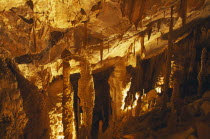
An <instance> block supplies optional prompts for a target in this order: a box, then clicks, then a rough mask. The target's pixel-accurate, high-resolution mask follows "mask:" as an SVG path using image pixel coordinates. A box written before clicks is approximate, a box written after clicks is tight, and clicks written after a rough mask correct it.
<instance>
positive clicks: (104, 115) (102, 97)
mask: <svg viewBox="0 0 210 139" xmlns="http://www.w3.org/2000/svg"><path fill="white" fill-rule="evenodd" d="M113 69H114V68H109V69H107V70H105V71H102V72H98V73H95V74H93V80H94V89H95V106H94V109H93V122H92V133H91V134H92V139H97V138H98V132H99V121H102V122H103V125H102V131H103V132H104V131H105V130H106V129H107V128H108V126H109V116H110V115H111V113H112V108H111V96H110V86H109V84H108V79H109V76H110V74H111V73H112V71H113Z"/></svg>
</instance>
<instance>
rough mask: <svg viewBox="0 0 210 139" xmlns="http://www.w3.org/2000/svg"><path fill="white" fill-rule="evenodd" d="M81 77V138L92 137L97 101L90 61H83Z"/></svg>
mask: <svg viewBox="0 0 210 139" xmlns="http://www.w3.org/2000/svg"><path fill="white" fill-rule="evenodd" d="M80 75H81V78H80V79H79V82H78V86H79V88H78V96H79V98H80V107H81V109H82V115H81V120H82V121H81V123H80V124H81V127H80V130H79V139H85V138H87V139H90V138H91V137H90V132H91V128H92V117H93V108H94V101H95V90H94V83H93V76H92V70H91V65H90V63H88V61H84V62H82V63H81V72H80Z"/></svg>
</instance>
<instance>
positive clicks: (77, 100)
mask: <svg viewBox="0 0 210 139" xmlns="http://www.w3.org/2000/svg"><path fill="white" fill-rule="evenodd" d="M80 77H81V76H80V73H75V74H71V75H70V81H71V85H72V88H73V90H74V113H75V121H76V132H77V134H78V131H79V123H80V113H81V109H80V106H79V103H80V98H79V97H78V81H79V79H80Z"/></svg>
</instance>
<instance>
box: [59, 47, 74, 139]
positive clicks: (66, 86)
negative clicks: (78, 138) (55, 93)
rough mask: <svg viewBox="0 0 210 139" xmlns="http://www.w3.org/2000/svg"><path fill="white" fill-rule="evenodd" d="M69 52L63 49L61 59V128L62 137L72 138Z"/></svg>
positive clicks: (72, 117)
mask: <svg viewBox="0 0 210 139" xmlns="http://www.w3.org/2000/svg"><path fill="white" fill-rule="evenodd" d="M70 55H71V53H70V52H69V50H67V49H65V50H64V51H63V52H62V55H61V57H62V59H63V98H62V106H63V111H62V113H63V117H62V122H63V129H64V139H73V138H74V137H75V127H74V111H73V103H74V97H73V89H72V86H71V83H70V64H69V60H70V59H69V56H70Z"/></svg>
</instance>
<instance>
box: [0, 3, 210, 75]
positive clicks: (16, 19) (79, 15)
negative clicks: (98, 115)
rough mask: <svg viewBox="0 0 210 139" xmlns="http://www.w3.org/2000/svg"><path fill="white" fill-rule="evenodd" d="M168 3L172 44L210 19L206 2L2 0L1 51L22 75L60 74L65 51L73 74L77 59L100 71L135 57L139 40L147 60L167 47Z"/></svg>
mask: <svg viewBox="0 0 210 139" xmlns="http://www.w3.org/2000/svg"><path fill="white" fill-rule="evenodd" d="M171 7H173V15H172V16H173V19H174V20H173V22H174V23H173V25H174V26H173V29H174V32H175V33H174V41H175V42H177V41H179V40H180V39H183V38H185V37H186V36H187V35H188V34H189V33H190V31H192V30H193V28H190V27H189V24H190V25H194V27H196V26H197V24H201V23H206V22H207V23H208V22H209V16H210V0H33V1H32V0H28V1H26V0H10V1H7V0H1V1H0V55H1V56H3V57H6V58H7V57H9V58H14V59H15V61H16V63H17V64H18V65H19V68H20V70H22V72H23V73H24V75H25V76H26V77H27V76H30V74H33V73H34V74H35V73H36V74H37V72H38V71H39V69H40V68H42V69H43V68H44V69H49V68H50V70H51V71H52V74H55V75H59V74H62V73H61V71H59V69H60V67H61V66H60V64H61V63H62V61H61V53H62V52H63V50H64V49H68V50H70V52H71V54H72V57H73V58H72V59H71V61H70V63H71V68H72V71H71V72H72V73H76V72H78V70H79V68H78V67H79V66H80V63H81V61H83V62H84V61H86V62H88V63H90V64H91V65H92V68H93V70H98V69H100V68H103V67H107V66H113V65H114V64H115V63H116V62H118V61H120V60H122V59H123V58H126V57H127V56H128V55H130V54H132V56H135V55H136V54H138V53H139V52H140V49H141V39H142V38H143V40H144V45H145V49H146V52H145V54H144V55H143V56H142V58H148V57H151V56H152V55H155V54H158V53H160V52H161V51H163V50H164V49H165V48H166V47H167V45H168V38H167V34H168V32H169V25H170V17H171ZM134 63H135V62H134ZM29 71H30V73H29Z"/></svg>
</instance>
